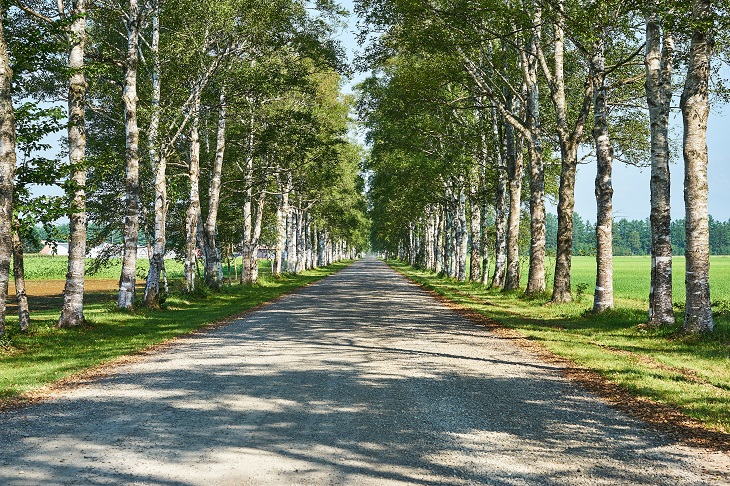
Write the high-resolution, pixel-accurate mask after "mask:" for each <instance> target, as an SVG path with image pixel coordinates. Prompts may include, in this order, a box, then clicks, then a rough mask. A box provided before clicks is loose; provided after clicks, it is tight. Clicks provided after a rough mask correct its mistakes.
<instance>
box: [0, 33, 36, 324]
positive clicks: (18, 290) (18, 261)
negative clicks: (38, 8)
mask: <svg viewBox="0 0 730 486" xmlns="http://www.w3.org/2000/svg"><path fill="white" fill-rule="evenodd" d="M0 48H1V47H0ZM13 275H14V277H15V297H16V298H17V300H18V324H19V326H20V331H21V332H26V331H27V330H28V328H29V327H30V309H29V308H28V294H27V293H26V291H25V262H24V260H23V243H22V242H21V241H20V222H19V221H17V222H16V223H15V224H14V225H13Z"/></svg>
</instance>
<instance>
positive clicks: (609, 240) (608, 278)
mask: <svg viewBox="0 0 730 486" xmlns="http://www.w3.org/2000/svg"><path fill="white" fill-rule="evenodd" d="M604 37H605V32H604V33H602V36H601V38H600V39H599V40H598V41H597V42H596V46H595V47H596V49H595V53H594V55H593V57H592V59H591V71H592V74H593V116H594V121H593V138H594V140H595V143H596V162H597V165H598V168H597V172H596V205H597V207H598V209H597V214H596V291H595V293H594V294H593V312H596V313H599V312H603V311H605V310H608V309H613V205H612V199H613V187H612V185H611V165H612V163H613V147H611V140H610V138H609V134H608V92H607V91H608V90H607V88H606V70H605V64H606V58H605V55H604V40H603V39H604Z"/></svg>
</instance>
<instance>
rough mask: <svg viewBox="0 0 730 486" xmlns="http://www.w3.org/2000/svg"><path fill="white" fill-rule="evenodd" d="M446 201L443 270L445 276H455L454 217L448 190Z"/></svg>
mask: <svg viewBox="0 0 730 486" xmlns="http://www.w3.org/2000/svg"><path fill="white" fill-rule="evenodd" d="M446 201H447V203H446V207H445V208H444V215H445V218H444V250H445V251H444V271H445V272H446V275H447V276H449V277H451V278H454V277H455V276H456V275H455V272H454V242H453V240H454V218H453V212H452V210H451V207H452V205H453V203H452V196H451V193H450V192H449V191H447V196H446Z"/></svg>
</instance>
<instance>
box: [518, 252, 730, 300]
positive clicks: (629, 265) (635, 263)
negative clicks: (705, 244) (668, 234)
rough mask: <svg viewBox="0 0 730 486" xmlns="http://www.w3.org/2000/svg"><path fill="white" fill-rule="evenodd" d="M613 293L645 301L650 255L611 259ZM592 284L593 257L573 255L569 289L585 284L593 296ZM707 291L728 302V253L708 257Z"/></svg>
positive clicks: (678, 269)
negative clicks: (570, 286)
mask: <svg viewBox="0 0 730 486" xmlns="http://www.w3.org/2000/svg"><path fill="white" fill-rule="evenodd" d="M554 265H555V260H554V259H550V258H549V259H548V269H549V272H550V274H549V277H550V278H548V285H550V286H552V270H553V266H554ZM672 271H673V275H672V283H673V287H674V289H673V299H674V302H676V303H684V257H674V258H673V260H672ZM522 276H523V281H525V283H526V280H527V266H526V265H525V266H524V267H523V272H522ZM613 280H614V284H613V285H614V293H615V296H616V297H617V298H622V299H634V300H641V301H645V302H647V305H648V302H649V288H650V281H651V257H648V256H621V257H614V259H613ZM595 285H596V259H595V258H594V257H585V256H578V257H576V256H574V257H573V265H572V287H573V291H574V292H575V290H576V289H577V288H578V287H579V286H585V288H586V289H587V290H586V293H587V294H590V295H593V288H594V287H595ZM710 293H711V297H712V300H713V301H730V256H713V257H711V258H710Z"/></svg>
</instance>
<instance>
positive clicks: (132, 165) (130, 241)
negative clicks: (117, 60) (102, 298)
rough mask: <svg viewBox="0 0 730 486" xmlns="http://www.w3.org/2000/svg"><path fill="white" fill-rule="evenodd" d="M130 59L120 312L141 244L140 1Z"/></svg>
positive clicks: (131, 291)
mask: <svg viewBox="0 0 730 486" xmlns="http://www.w3.org/2000/svg"><path fill="white" fill-rule="evenodd" d="M126 24H127V57H126V60H125V75H124V92H123V94H122V99H123V100H124V128H125V132H126V136H125V138H126V159H127V160H126V162H127V174H126V179H125V193H126V194H125V206H126V211H127V214H126V216H125V218H124V254H123V256H122V274H121V276H120V277H119V296H118V298H117V305H118V306H119V308H120V309H132V308H133V307H134V296H135V284H136V283H137V242H138V240H139V191H140V186H139V127H138V126H137V102H138V101H139V98H138V97H137V66H138V63H139V61H138V60H139V54H138V52H139V7H138V5H137V0H129V7H128V17H127V22H126Z"/></svg>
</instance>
